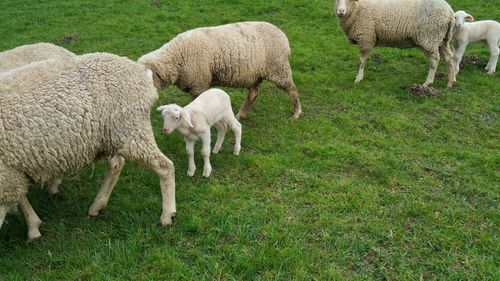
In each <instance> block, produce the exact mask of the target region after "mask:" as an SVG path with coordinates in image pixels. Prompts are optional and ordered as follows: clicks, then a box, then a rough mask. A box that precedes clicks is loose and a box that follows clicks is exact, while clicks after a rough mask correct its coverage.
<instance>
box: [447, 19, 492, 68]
mask: <svg viewBox="0 0 500 281" xmlns="http://www.w3.org/2000/svg"><path fill="white" fill-rule="evenodd" d="M455 21H456V26H455V30H454V31H453V37H452V44H453V58H454V60H455V72H456V73H458V72H459V71H460V62H461V61H462V57H463V55H464V53H465V48H467V45H468V44H469V43H475V42H480V41H483V42H485V43H486V44H487V45H488V47H489V49H490V60H489V61H488V64H487V65H486V68H485V70H486V71H487V72H488V74H493V73H495V71H496V68H497V62H498V56H499V54H500V49H499V47H500V23H498V22H496V21H493V20H484V21H478V22H473V23H467V22H465V21H468V22H472V21H474V18H473V17H472V16H471V15H469V14H467V13H466V12H464V11H458V12H456V13H455Z"/></svg>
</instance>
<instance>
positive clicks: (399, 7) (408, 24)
mask: <svg viewBox="0 0 500 281" xmlns="http://www.w3.org/2000/svg"><path fill="white" fill-rule="evenodd" d="M335 5H336V13H337V18H338V22H339V24H340V26H341V28H342V30H343V31H344V33H345V34H346V35H347V38H348V39H349V42H351V43H353V44H355V45H358V47H359V48H360V61H361V65H360V68H359V71H358V75H357V77H356V82H360V81H361V80H363V78H364V66H365V64H366V60H367V59H368V56H369V53H370V50H371V49H373V48H374V47H395V48H413V47H418V48H420V49H422V50H423V51H424V53H426V55H427V56H428V57H429V60H430V62H431V67H430V70H429V74H428V76H427V80H426V82H425V83H424V86H428V85H430V84H432V83H433V81H434V75H435V72H436V69H437V65H438V63H439V56H440V54H441V56H443V58H444V59H445V61H446V63H447V65H448V87H452V85H453V82H454V81H455V74H454V67H453V60H452V52H451V49H450V48H449V41H450V40H451V33H452V30H453V26H454V24H455V19H454V17H453V10H452V8H451V7H450V5H449V4H448V3H447V2H446V1H444V0H382V1H379V0H336V4H335Z"/></svg>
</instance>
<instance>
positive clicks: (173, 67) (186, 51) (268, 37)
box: [139, 22, 302, 119]
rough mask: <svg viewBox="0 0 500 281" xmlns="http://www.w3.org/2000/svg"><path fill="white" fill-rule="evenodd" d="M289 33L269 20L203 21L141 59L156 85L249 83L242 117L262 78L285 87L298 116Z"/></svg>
mask: <svg viewBox="0 0 500 281" xmlns="http://www.w3.org/2000/svg"><path fill="white" fill-rule="evenodd" d="M290 53H291V51H290V46H289V44H288V39H287V37H286V35H285V34H284V33H283V32H282V31H281V30H280V29H279V28H277V27H276V26H274V25H272V24H270V23H267V22H240V23H234V24H227V25H221V26H215V27H203V28H197V29H193V30H190V31H186V32H184V33H181V34H179V35H177V36H176V37H175V38H174V39H172V40H171V41H170V42H168V43H166V44H165V45H163V46H162V47H161V48H160V49H158V50H156V51H154V52H151V53H149V54H146V55H144V56H142V57H141V58H140V59H139V63H142V64H144V65H145V66H146V67H147V68H149V69H151V70H152V71H153V73H154V80H155V86H156V87H157V88H161V87H166V86H169V85H173V84H175V85H177V86H178V87H179V88H180V89H182V90H183V91H185V92H189V93H191V95H192V96H193V98H194V97H196V96H198V95H199V94H201V93H202V92H204V91H206V90H208V89H209V88H210V87H211V86H214V85H218V86H228V87H245V88H248V90H249V93H248V97H247V99H246V101H245V102H244V103H243V105H242V106H241V108H240V111H239V112H238V114H237V115H236V116H237V118H238V119H240V118H244V117H245V116H246V113H247V111H248V110H249V109H250V107H251V106H252V103H253V102H254V100H255V99H256V98H257V95H258V94H259V91H258V90H259V89H258V87H259V85H260V84H261V82H262V80H265V79H266V80H269V81H272V82H273V83H274V84H276V85H277V86H278V87H279V88H281V89H282V90H284V91H286V92H287V93H288V95H289V96H290V99H291V100H292V104H293V107H294V114H293V117H294V118H299V116H300V114H301V113H302V109H301V105H300V102H299V98H298V92H297V87H296V86H295V84H294V82H293V79H292V69H291V68H290V63H289V61H288V60H289V57H290Z"/></svg>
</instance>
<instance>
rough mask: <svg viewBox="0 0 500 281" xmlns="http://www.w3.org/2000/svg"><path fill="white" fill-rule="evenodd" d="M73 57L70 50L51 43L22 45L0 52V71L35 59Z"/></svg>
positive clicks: (35, 60)
mask: <svg viewBox="0 0 500 281" xmlns="http://www.w3.org/2000/svg"><path fill="white" fill-rule="evenodd" d="M74 57H76V55H75V54H73V53H72V52H70V51H68V50H66V49H64V48H62V47H59V46H56V45H54V44H51V43H36V44H31V45H23V46H20V47H17V48H14V49H11V50H7V51H3V52H0V73H3V72H6V71H8V70H12V69H16V68H19V67H22V66H24V65H26V64H29V63H33V62H37V61H43V60H47V59H59V58H61V59H62V58H74Z"/></svg>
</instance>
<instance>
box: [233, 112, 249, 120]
mask: <svg viewBox="0 0 500 281" xmlns="http://www.w3.org/2000/svg"><path fill="white" fill-rule="evenodd" d="M246 117H247V115H246V113H243V112H241V111H240V112H238V114H236V120H238V121H240V120H241V119H245V118H246Z"/></svg>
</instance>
